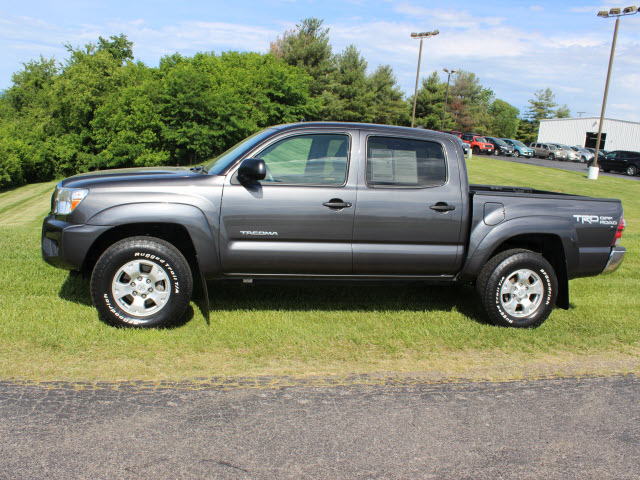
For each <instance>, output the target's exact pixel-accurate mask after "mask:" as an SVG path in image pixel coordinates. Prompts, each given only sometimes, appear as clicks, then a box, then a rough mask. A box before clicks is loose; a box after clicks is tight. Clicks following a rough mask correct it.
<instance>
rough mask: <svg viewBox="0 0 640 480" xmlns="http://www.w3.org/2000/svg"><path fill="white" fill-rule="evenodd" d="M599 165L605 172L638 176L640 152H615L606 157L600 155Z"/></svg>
mask: <svg viewBox="0 0 640 480" xmlns="http://www.w3.org/2000/svg"><path fill="white" fill-rule="evenodd" d="M598 164H599V165H600V168H601V169H602V170H604V171H605V172H609V171H613V172H625V173H626V174H627V175H631V176H634V175H638V172H640V152H632V151H629V150H614V151H613V152H609V153H607V154H606V155H605V156H604V157H601V156H600V155H598Z"/></svg>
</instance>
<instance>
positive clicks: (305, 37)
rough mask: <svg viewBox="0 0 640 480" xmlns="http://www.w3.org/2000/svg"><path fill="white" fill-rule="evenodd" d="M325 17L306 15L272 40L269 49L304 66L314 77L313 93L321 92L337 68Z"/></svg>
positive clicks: (310, 88)
mask: <svg viewBox="0 0 640 480" xmlns="http://www.w3.org/2000/svg"><path fill="white" fill-rule="evenodd" d="M323 23H324V20H319V19H317V18H313V17H310V18H305V19H304V20H302V22H301V23H299V24H297V25H296V28H295V29H293V30H287V31H286V32H284V34H283V35H282V38H280V37H278V38H277V39H276V40H275V41H274V42H271V49H270V52H271V53H272V54H273V55H274V56H275V57H276V58H278V59H281V60H283V61H284V62H286V63H288V64H289V65H292V66H295V67H301V68H303V69H304V70H305V71H306V72H307V73H308V74H309V75H310V76H311V78H312V79H313V80H312V81H311V83H310V84H309V91H310V93H311V95H312V96H318V95H321V94H322V92H323V91H324V90H325V89H326V88H327V86H328V85H329V83H330V79H329V76H330V75H331V74H332V73H333V72H334V71H335V69H336V59H335V58H334V55H333V53H332V51H331V45H330V43H329V29H328V28H323V27H322V24H323Z"/></svg>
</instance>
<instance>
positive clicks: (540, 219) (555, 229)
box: [458, 215, 578, 281]
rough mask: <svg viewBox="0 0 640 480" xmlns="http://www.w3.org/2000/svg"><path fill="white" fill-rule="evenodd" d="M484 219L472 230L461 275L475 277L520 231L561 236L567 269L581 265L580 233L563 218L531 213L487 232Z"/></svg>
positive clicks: (468, 279)
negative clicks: (579, 257)
mask: <svg viewBox="0 0 640 480" xmlns="http://www.w3.org/2000/svg"><path fill="white" fill-rule="evenodd" d="M486 228H487V227H486V225H484V223H482V224H480V225H479V226H478V227H476V229H475V231H473V232H471V236H470V240H469V249H468V253H467V258H466V260H465V262H464V265H463V266H462V270H461V271H460V274H459V275H458V278H459V279H460V280H462V281H473V280H475V278H476V277H477V276H478V274H479V273H480V270H482V267H483V266H484V265H485V264H486V263H487V262H488V261H489V259H490V258H491V256H492V254H493V252H495V251H496V249H497V248H498V247H499V246H500V245H502V244H503V243H504V242H506V241H507V240H509V239H511V238H514V237H517V236H519V235H532V236H535V235H554V236H556V237H559V238H560V240H561V242H562V246H563V249H564V257H565V262H566V268H567V273H569V272H571V271H572V270H573V269H575V268H576V267H577V266H578V245H577V242H578V234H577V232H576V230H575V228H574V227H573V225H572V224H571V222H569V221H567V220H566V219H564V218H560V217H551V216H542V215H541V216H529V217H519V218H514V219H512V220H507V221H505V222H503V223H501V224H499V225H496V226H495V227H492V228H491V230H490V231H489V232H488V233H485V232H486V230H485V229H486ZM483 234H484V235H483Z"/></svg>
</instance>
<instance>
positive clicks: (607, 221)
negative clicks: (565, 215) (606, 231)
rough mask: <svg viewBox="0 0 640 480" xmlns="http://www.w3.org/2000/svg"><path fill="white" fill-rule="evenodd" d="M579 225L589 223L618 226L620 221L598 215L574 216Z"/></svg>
mask: <svg viewBox="0 0 640 480" xmlns="http://www.w3.org/2000/svg"><path fill="white" fill-rule="evenodd" d="M573 218H575V219H576V222H578V223H588V224H589V225H618V221H617V220H614V218H613V217H605V216H598V215H574V216H573Z"/></svg>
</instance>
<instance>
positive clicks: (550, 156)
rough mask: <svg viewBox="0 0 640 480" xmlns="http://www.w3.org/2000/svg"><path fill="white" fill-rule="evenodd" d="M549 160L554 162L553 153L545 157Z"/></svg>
mask: <svg viewBox="0 0 640 480" xmlns="http://www.w3.org/2000/svg"><path fill="white" fill-rule="evenodd" d="M547 158H548V159H549V160H555V159H556V156H555V155H554V154H553V153H550V154H549V156H548V157H547Z"/></svg>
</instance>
